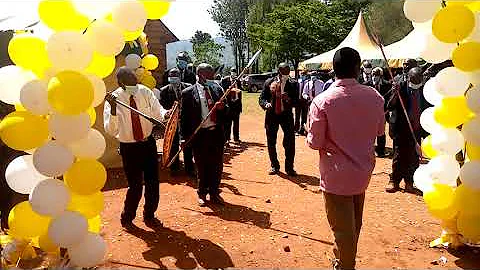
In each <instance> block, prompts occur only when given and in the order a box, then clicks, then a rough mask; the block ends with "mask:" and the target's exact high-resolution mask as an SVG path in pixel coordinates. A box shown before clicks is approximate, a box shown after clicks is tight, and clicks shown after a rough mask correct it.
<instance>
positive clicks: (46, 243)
mask: <svg viewBox="0 0 480 270" xmlns="http://www.w3.org/2000/svg"><path fill="white" fill-rule="evenodd" d="M38 245H39V248H41V249H42V250H43V251H45V252H48V253H58V252H60V248H59V247H58V246H57V245H55V243H53V242H52V240H50V237H48V233H47V234H44V235H42V236H40V238H39V239H38Z"/></svg>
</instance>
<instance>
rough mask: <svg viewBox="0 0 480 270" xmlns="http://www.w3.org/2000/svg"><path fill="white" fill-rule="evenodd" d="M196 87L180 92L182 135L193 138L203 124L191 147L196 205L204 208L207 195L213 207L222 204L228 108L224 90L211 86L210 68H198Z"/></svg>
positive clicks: (212, 84)
mask: <svg viewBox="0 0 480 270" xmlns="http://www.w3.org/2000/svg"><path fill="white" fill-rule="evenodd" d="M197 75H198V79H199V81H198V83H196V84H195V85H193V86H191V87H188V88H187V89H185V90H184V91H183V92H182V105H183V109H182V111H181V120H180V121H181V133H182V137H183V138H184V139H185V140H188V139H190V138H191V137H192V136H194V132H195V129H196V128H197V127H198V126H199V125H200V124H201V123H202V121H203V120H204V119H207V115H208V113H209V111H210V110H212V109H213V113H212V114H211V115H210V116H209V117H208V119H207V120H206V121H205V123H203V125H202V128H201V129H200V131H199V132H198V133H197V134H196V135H195V137H193V139H192V142H191V145H192V149H193V156H194V157H195V162H196V164H197V169H198V180H199V183H198V190H197V193H198V204H199V205H200V206H205V204H206V198H207V195H210V201H211V202H212V203H215V204H220V205H222V204H224V201H223V199H222V197H220V181H221V178H222V173H223V151H224V143H225V136H224V129H223V126H224V119H225V114H226V110H227V107H226V106H225V104H224V103H223V101H221V100H220V99H221V97H222V96H223V89H222V88H221V87H220V86H219V85H218V84H217V83H215V82H214V80H213V79H214V76H215V70H214V68H213V67H212V66H211V65H209V64H201V65H199V66H198V67H197Z"/></svg>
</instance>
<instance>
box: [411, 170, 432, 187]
mask: <svg viewBox="0 0 480 270" xmlns="http://www.w3.org/2000/svg"><path fill="white" fill-rule="evenodd" d="M413 181H414V184H415V186H416V187H417V188H418V189H420V190H421V191H422V192H423V193H427V192H429V191H432V190H434V187H433V184H434V183H433V180H432V178H430V171H429V167H428V165H421V166H420V167H418V169H417V170H416V171H415V174H414V175H413Z"/></svg>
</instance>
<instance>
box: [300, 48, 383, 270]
mask: <svg viewBox="0 0 480 270" xmlns="http://www.w3.org/2000/svg"><path fill="white" fill-rule="evenodd" d="M360 61H361V60H360V55H359V54H358V52H357V51H355V50H354V49H352V48H342V49H340V50H338V51H337V52H336V53H335V56H334V59H333V69H334V70H335V74H336V77H337V80H336V81H335V82H334V83H333V84H332V86H331V87H330V88H328V90H327V91H325V92H323V93H322V94H320V95H319V96H317V97H316V98H315V99H314V100H313V102H312V104H311V106H310V113H309V124H308V125H309V133H308V137H307V143H308V145H309V146H310V148H312V149H314V150H318V151H319V154H320V164H319V168H320V176H321V177H320V187H321V189H322V191H323V194H324V199H325V207H326V212H327V218H328V222H329V224H330V227H331V229H332V231H333V234H334V236H335V248H334V254H335V258H336V260H335V267H336V268H338V269H354V268H355V257H356V253H357V243H358V237H359V234H360V229H361V226H362V215H363V203H364V200H365V190H366V189H367V187H368V184H369V182H370V178H371V176H372V171H373V168H374V167H375V139H376V138H377V136H380V135H384V134H385V116H384V110H383V103H384V100H383V97H382V96H381V95H380V94H378V92H377V91H375V89H374V88H372V87H368V86H364V85H361V84H359V83H358V81H357V78H358V77H359V75H360Z"/></svg>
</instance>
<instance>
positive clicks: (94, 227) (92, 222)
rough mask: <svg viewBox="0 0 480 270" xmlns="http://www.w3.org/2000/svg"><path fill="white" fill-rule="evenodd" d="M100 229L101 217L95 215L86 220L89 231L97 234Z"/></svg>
mask: <svg viewBox="0 0 480 270" xmlns="http://www.w3.org/2000/svg"><path fill="white" fill-rule="evenodd" d="M101 229H102V218H101V217H100V216H96V217H94V218H91V219H89V220H88V231H89V232H91V233H96V234H99V233H100V230H101Z"/></svg>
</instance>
